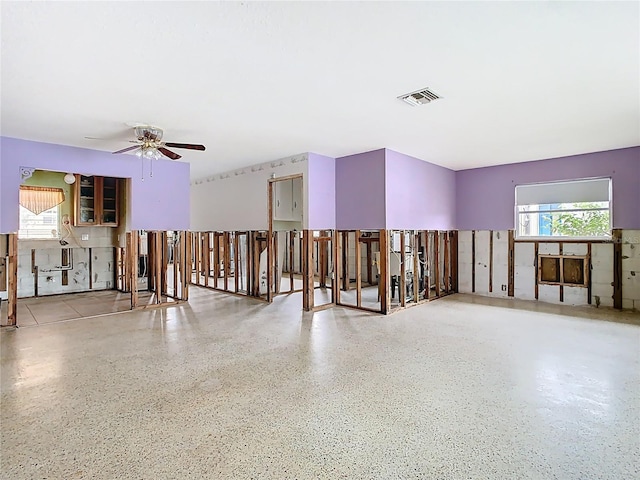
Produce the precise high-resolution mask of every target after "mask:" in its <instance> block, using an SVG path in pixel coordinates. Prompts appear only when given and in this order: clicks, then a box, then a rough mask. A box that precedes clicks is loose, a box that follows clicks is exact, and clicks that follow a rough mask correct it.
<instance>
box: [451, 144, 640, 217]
mask: <svg viewBox="0 0 640 480" xmlns="http://www.w3.org/2000/svg"><path fill="white" fill-rule="evenodd" d="M589 177H611V178H612V179H613V187H612V189H613V226H614V227H615V228H627V229H640V147H633V148H624V149H620V150H609V151H606V152H598V153H588V154H585V155H574V156H571V157H562V158H552V159H549V160H538V161H535V162H525V163H514V164H510V165H499V166H496V167H485V168H476V169H472V170H461V171H458V172H456V226H457V228H458V230H507V229H512V228H514V204H515V186H516V185H518V184H525V183H536V182H550V181H555V180H572V179H580V178H589Z"/></svg>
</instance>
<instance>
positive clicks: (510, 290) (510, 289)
mask: <svg viewBox="0 0 640 480" xmlns="http://www.w3.org/2000/svg"><path fill="white" fill-rule="evenodd" d="M507 269H508V270H509V278H508V282H507V294H508V295H509V296H510V297H513V296H514V290H515V288H514V280H515V278H514V277H515V242H514V238H513V230H509V255H508V261H507Z"/></svg>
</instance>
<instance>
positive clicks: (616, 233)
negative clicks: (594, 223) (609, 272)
mask: <svg viewBox="0 0 640 480" xmlns="http://www.w3.org/2000/svg"><path fill="white" fill-rule="evenodd" d="M612 234H613V235H612V236H613V308H617V309H622V230H620V229H619V228H614V229H613V232H612Z"/></svg>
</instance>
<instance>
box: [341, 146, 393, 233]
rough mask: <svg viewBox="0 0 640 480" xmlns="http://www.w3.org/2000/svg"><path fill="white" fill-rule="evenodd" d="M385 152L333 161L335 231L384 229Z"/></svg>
mask: <svg viewBox="0 0 640 480" xmlns="http://www.w3.org/2000/svg"><path fill="white" fill-rule="evenodd" d="M384 174H385V150H384V149H381V150H374V151H372V152H365V153H359V154H357V155H350V156H348V157H341V158H338V159H336V228H337V229H338V230H356V229H360V230H380V229H384V228H386V227H385V195H384V192H385V181H384Z"/></svg>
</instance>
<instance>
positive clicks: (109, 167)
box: [0, 137, 189, 233]
mask: <svg viewBox="0 0 640 480" xmlns="http://www.w3.org/2000/svg"><path fill="white" fill-rule="evenodd" d="M21 166H22V167H32V168H36V169H41V170H51V171H55V172H73V173H83V174H87V175H102V176H113V177H121V178H131V198H130V206H129V214H130V215H129V218H130V225H129V229H132V230H188V229H189V164H188V163H183V162H173V161H170V160H158V161H156V162H155V163H154V164H153V178H149V176H148V175H149V171H148V163H147V164H146V167H147V168H146V170H145V179H144V181H142V180H141V175H142V173H141V172H142V168H141V161H140V160H139V159H138V158H137V157H135V156H132V155H112V154H110V153H108V152H101V151H97V150H88V149H83V148H77V147H67V146H62V145H53V144H48V143H38V142H31V141H27V140H19V139H16V138H8V137H2V138H1V145H0V232H2V233H11V232H17V231H18V224H19V219H18V198H19V187H20V183H21V179H20V167H21Z"/></svg>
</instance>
